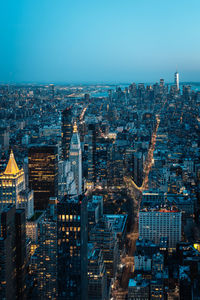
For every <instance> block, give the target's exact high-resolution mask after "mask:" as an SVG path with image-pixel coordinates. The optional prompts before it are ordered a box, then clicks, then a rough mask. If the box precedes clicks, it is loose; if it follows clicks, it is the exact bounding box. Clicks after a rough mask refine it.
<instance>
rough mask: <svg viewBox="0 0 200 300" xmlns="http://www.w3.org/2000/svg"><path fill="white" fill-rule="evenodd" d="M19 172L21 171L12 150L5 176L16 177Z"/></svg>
mask: <svg viewBox="0 0 200 300" xmlns="http://www.w3.org/2000/svg"><path fill="white" fill-rule="evenodd" d="M19 172H20V170H19V168H18V166H17V163H16V161H15V157H14V153H13V151H12V150H11V152H10V157H9V161H8V164H7V167H6V169H5V171H4V175H16V174H17V173H19Z"/></svg>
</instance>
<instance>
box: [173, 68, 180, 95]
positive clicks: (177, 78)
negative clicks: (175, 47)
mask: <svg viewBox="0 0 200 300" xmlns="http://www.w3.org/2000/svg"><path fill="white" fill-rule="evenodd" d="M174 83H175V86H176V89H177V91H179V73H178V72H177V71H176V72H175V74H174Z"/></svg>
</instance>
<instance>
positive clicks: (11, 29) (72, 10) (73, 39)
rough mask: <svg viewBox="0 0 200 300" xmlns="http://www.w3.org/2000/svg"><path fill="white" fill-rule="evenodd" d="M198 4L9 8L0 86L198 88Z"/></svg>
mask: <svg viewBox="0 0 200 300" xmlns="http://www.w3.org/2000/svg"><path fill="white" fill-rule="evenodd" d="M199 8H200V4H199V2H198V1H197V0H193V1H190V5H189V4H188V2H187V1H181V6H180V2H179V1H177V2H175V3H174V2H173V1H171V0H170V1H167V2H165V3H164V4H163V3H160V2H159V1H157V0H153V1H151V2H149V3H147V2H145V1H140V2H139V3H136V2H135V1H130V0H127V1H126V3H125V4H124V3H123V4H122V2H121V1H109V3H107V2H106V1H105V0H104V1H95V3H94V2H91V1H89V0H87V1H84V2H80V1H78V2H73V3H72V2H70V1H63V0H61V1H59V2H57V3H55V2H53V1H48V2H47V1H46V0H45V1H42V2H40V1H30V2H26V1H23V0H22V1H20V2H17V3H15V1H10V2H9V3H8V2H5V3H3V6H2V12H3V14H2V16H1V21H0V25H1V28H2V35H1V44H2V47H1V50H0V53H1V55H0V63H1V66H2V67H1V72H0V82H2V83H20V82H24V83H32V82H35V83H46V82H48V83H50V82H53V83H61V82H62V83H65V82H66V83H99V82H102V83H109V82H113V83H116V82H123V83H124V82H132V81H136V82H141V81H142V82H153V81H156V80H159V78H164V79H165V80H166V81H167V82H170V81H172V80H171V74H173V73H174V71H175V70H176V67H177V68H178V71H179V72H180V73H181V74H182V77H181V81H196V82H198V81H199V75H200V62H199V59H198V53H199V50H200V43H199V41H198V39H197V36H198V29H199V24H198V11H199Z"/></svg>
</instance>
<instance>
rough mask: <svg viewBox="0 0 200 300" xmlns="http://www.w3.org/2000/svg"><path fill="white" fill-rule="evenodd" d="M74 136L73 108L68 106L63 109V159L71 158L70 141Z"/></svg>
mask: <svg viewBox="0 0 200 300" xmlns="http://www.w3.org/2000/svg"><path fill="white" fill-rule="evenodd" d="M71 137H72V109H71V107H67V108H66V109H65V110H63V111H62V155H63V159H64V160H67V159H68V158H69V149H70V141H71Z"/></svg>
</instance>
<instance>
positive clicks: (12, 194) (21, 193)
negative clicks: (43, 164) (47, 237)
mask: <svg viewBox="0 0 200 300" xmlns="http://www.w3.org/2000/svg"><path fill="white" fill-rule="evenodd" d="M8 204H14V205H16V208H23V209H25V210H26V217H27V218H30V217H32V215H33V213H34V209H33V192H32V191H29V190H27V189H26V186H25V175H24V170H23V168H22V169H21V170H20V169H19V168H18V166H17V163H16V161H15V157H14V154H13V151H12V150H11V152H10V158H9V161H8V164H7V166H6V169H5V171H4V172H3V173H2V174H0V210H1V209H3V208H4V207H6V206H7V205H8Z"/></svg>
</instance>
